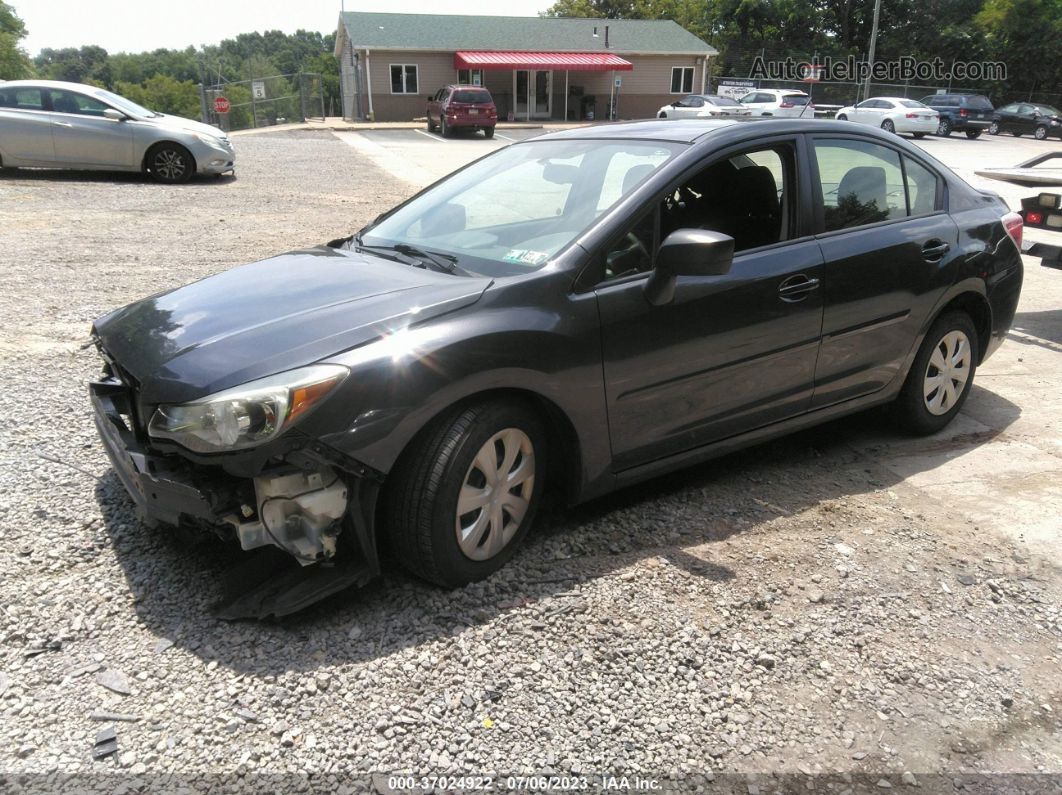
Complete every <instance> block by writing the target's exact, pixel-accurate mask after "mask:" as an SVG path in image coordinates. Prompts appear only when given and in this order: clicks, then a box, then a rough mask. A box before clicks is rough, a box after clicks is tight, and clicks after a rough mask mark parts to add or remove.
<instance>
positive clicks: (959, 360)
mask: <svg viewBox="0 0 1062 795" xmlns="http://www.w3.org/2000/svg"><path fill="white" fill-rule="evenodd" d="M979 353H980V352H979V350H978V337H977V329H976V328H974V324H973V321H972V320H971V319H970V316H969V315H967V314H966V313H965V312H949V313H948V314H946V315H943V316H942V317H940V318H938V320H937V322H936V323H934V324H933V327H932V328H931V329H930V330H929V333H928V334H926V337H925V339H924V340H923V341H922V347H921V348H919V350H918V355H917V356H916V357H915V360H914V363H913V364H912V365H911V370H910V372H909V373H908V374H907V380H906V381H905V382H904V385H903V389H902V390H901V391H900V396H899V397H898V398H897V399H896V404H895V413H896V418H897V420H898V421H899V424H900V426H901V427H903V428H904V429H905V430H907V431H909V432H911V433H914V434H917V435H926V434H930V433H936V432H937V431H939V430H941V429H942V428H944V427H945V426H946V425H947V424H948V423H949V422H951V421H952V420H953V419H954V418H955V415H956V414H958V413H959V410H960V409H961V408H962V404H963V403H964V402H965V401H966V397H967V395H969V394H970V387H971V386H972V385H973V379H974V373H975V372H976V371H977V359H978V356H979Z"/></svg>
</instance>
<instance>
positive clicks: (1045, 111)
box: [1036, 105, 1059, 116]
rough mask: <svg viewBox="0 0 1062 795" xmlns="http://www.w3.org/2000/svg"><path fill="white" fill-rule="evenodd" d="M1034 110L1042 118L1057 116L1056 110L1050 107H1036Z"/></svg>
mask: <svg viewBox="0 0 1062 795" xmlns="http://www.w3.org/2000/svg"><path fill="white" fill-rule="evenodd" d="M1036 109H1037V110H1038V111H1040V113H1042V114H1043V115H1044V116H1058V115H1059V112H1058V108H1054V107H1051V106H1050V105H1037V106H1036Z"/></svg>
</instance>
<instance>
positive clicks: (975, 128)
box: [921, 94, 992, 138]
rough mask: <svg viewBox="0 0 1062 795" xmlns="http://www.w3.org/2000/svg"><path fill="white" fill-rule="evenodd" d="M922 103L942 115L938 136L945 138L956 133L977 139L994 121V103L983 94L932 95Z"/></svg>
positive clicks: (923, 99) (924, 98)
mask: <svg viewBox="0 0 1062 795" xmlns="http://www.w3.org/2000/svg"><path fill="white" fill-rule="evenodd" d="M921 102H922V104H923V105H926V106H927V107H930V108H932V109H933V110H935V111H936V112H937V113H938V114H939V115H940V123H939V125H938V126H937V135H942V136H944V137H947V136H949V135H951V133H952V132H953V131H955V132H964V133H966V137H967V138H977V137H978V136H979V135H980V134H981V133H983V132H984V131H985V130H987V129H988V125H989V124H990V123H991V121H992V102H991V100H989V99H988V97H986V96H982V95H981V94H930V95H929V96H928V97H922V100H921Z"/></svg>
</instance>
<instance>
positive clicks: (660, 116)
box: [657, 111, 667, 119]
mask: <svg viewBox="0 0 1062 795" xmlns="http://www.w3.org/2000/svg"><path fill="white" fill-rule="evenodd" d="M657 118H660V119H666V118H667V114H666V113H664V111H660V113H659V114H658V115H657Z"/></svg>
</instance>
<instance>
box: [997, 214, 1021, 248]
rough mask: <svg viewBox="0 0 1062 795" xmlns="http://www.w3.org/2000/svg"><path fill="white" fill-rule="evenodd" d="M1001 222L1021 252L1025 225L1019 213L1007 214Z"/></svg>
mask: <svg viewBox="0 0 1062 795" xmlns="http://www.w3.org/2000/svg"><path fill="white" fill-rule="evenodd" d="M1000 220H1001V221H1002V222H1003V228H1004V229H1005V230H1007V234H1008V235H1010V239H1011V240H1013V241H1014V245H1015V246H1017V247H1018V251H1021V232H1022V224H1023V223H1024V222H1023V221H1022V218H1021V216H1020V215H1018V214H1017V213H1007V214H1006V215H1004V216H1003V217H1002V218H1001V219H1000Z"/></svg>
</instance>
